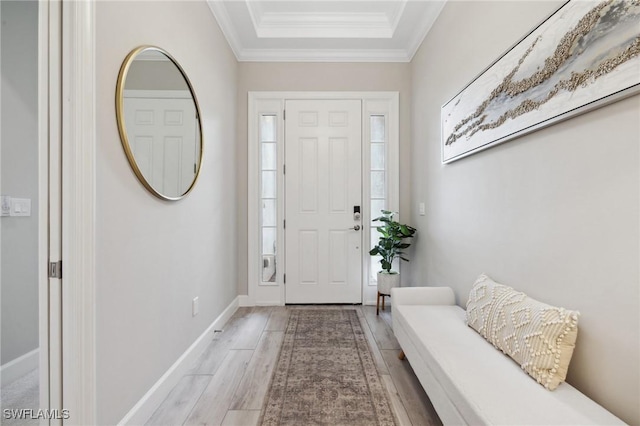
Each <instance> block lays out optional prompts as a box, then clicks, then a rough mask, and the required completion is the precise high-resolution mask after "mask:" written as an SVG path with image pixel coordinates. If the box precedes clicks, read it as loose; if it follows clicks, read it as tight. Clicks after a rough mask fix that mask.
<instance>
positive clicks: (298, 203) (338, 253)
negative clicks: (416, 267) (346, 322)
mask: <svg viewBox="0 0 640 426" xmlns="http://www.w3.org/2000/svg"><path fill="white" fill-rule="evenodd" d="M285 105H286V108H285V109H286V120H285V167H286V174H285V220H286V226H285V235H286V237H285V245H286V248H285V251H286V254H285V268H286V271H285V272H286V283H285V294H286V303H361V302H362V250H363V247H362V226H363V225H362V221H361V220H360V219H359V218H356V215H354V213H355V210H357V209H360V208H362V170H361V168H362V165H361V164H362V158H361V157H362V117H361V115H362V112H361V111H362V105H361V101H360V100H289V101H286V104H285ZM358 216H359V215H358Z"/></svg>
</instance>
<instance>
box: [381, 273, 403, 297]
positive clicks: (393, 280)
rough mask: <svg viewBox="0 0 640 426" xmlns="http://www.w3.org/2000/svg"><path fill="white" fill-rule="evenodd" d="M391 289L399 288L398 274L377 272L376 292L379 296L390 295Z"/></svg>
mask: <svg viewBox="0 0 640 426" xmlns="http://www.w3.org/2000/svg"><path fill="white" fill-rule="evenodd" d="M393 287H400V274H399V273H395V274H388V273H386V272H378V292H379V293H381V294H391V289H392V288H393Z"/></svg>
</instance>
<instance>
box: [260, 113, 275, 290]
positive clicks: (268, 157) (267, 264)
mask: <svg viewBox="0 0 640 426" xmlns="http://www.w3.org/2000/svg"><path fill="white" fill-rule="evenodd" d="M276 133H277V120H276V116H275V115H261V116H260V145H261V149H260V170H261V173H260V175H261V188H262V193H261V200H260V201H261V206H262V209H261V215H260V227H261V229H262V232H261V233H260V234H261V235H260V238H261V254H262V256H261V262H262V264H261V270H262V274H261V275H262V279H261V283H262V284H263V285H273V284H275V283H276V243H277V241H276V240H277V229H276V224H277V220H278V217H277V207H276V206H277V199H278V197H277V196H278V189H277V175H276V169H277V164H278V163H277V155H276V153H277V146H276V140H277V134H276Z"/></svg>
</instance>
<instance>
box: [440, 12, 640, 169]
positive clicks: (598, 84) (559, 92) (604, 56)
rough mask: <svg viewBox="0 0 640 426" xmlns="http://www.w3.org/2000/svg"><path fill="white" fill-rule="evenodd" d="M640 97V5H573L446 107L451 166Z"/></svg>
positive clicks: (445, 154) (446, 153) (445, 144)
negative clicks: (559, 124) (515, 139)
mask: <svg viewBox="0 0 640 426" xmlns="http://www.w3.org/2000/svg"><path fill="white" fill-rule="evenodd" d="M639 91H640V0H606V1H581V0H577V1H576V0H571V1H568V2H567V3H565V4H564V5H563V6H562V7H560V9H558V10H557V11H556V12H554V13H553V14H552V15H551V16H550V17H549V18H547V19H546V20H545V21H544V22H542V23H541V24H540V25H538V26H537V27H536V28H535V29H533V31H531V32H530V33H529V34H528V35H526V36H525V37H524V38H523V39H522V40H520V41H519V42H518V43H516V44H515V45H514V46H513V47H512V48H510V49H509V50H508V51H507V52H506V53H505V54H504V55H502V56H501V57H500V58H498V59H497V60H496V61H495V62H494V63H493V64H491V65H490V66H489V67H488V68H487V69H486V70H485V71H483V72H482V73H481V74H480V75H479V76H478V77H476V78H475V79H474V80H473V81H471V83H469V84H468V85H467V86H466V87H465V88H464V89H463V90H462V91H461V92H460V93H458V94H457V95H456V96H455V97H454V98H453V99H451V100H450V101H449V102H447V103H446V104H444V105H443V106H442V110H441V131H442V142H441V143H442V162H443V163H450V162H452V161H455V160H458V159H460V158H463V157H466V156H467V155H470V154H474V153H476V152H478V151H481V150H483V149H486V148H489V147H492V146H494V145H497V144H499V143H502V142H506V141H508V140H511V139H513V138H515V137H517V136H521V135H523V134H526V133H529V132H531V131H534V130H537V129H539V128H542V127H545V126H548V125H550V124H553V123H556V122H558V121H561V120H564V119H567V118H569V117H572V116H575V115H577V114H579V113H582V112H586V111H588V110H591V109H593V108H596V107H599V106H602V105H604V104H607V103H610V102H613V101H616V100H619V99H622V98H623V97H626V96H630V95H632V94H635V93H638V92H639Z"/></svg>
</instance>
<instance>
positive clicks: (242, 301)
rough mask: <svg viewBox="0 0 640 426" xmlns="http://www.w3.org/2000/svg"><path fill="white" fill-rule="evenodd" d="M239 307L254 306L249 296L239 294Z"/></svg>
mask: <svg viewBox="0 0 640 426" xmlns="http://www.w3.org/2000/svg"><path fill="white" fill-rule="evenodd" d="M238 302H239V306H253V305H254V304H253V303H252V302H251V300H250V299H249V296H247V295H246V294H241V295H240V296H238Z"/></svg>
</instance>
